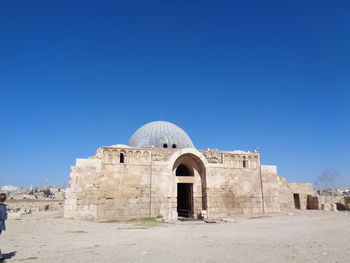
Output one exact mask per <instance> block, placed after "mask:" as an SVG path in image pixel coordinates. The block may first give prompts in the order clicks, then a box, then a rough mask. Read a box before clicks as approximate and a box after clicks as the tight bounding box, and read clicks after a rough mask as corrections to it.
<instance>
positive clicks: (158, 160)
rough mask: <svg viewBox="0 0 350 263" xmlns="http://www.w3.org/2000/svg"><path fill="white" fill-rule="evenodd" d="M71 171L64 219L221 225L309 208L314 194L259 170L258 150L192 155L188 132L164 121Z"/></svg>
mask: <svg viewBox="0 0 350 263" xmlns="http://www.w3.org/2000/svg"><path fill="white" fill-rule="evenodd" d="M71 170H72V172H71V174H70V187H69V188H68V189H67V191H66V200H65V217H66V218H80V219H90V220H106V219H127V218H141V217H155V216H158V215H161V216H163V217H164V218H165V219H167V220H176V219H177V218H178V217H194V218H209V219H214V220H218V219H223V218H228V217H231V216H234V215H242V214H262V213H269V212H275V211H280V210H281V209H291V208H299V209H306V208H307V205H308V204H307V200H308V198H310V197H311V196H312V195H314V190H313V187H312V184H309V183H305V184H303V183H301V184H296V183H288V182H287V181H286V180H285V179H284V178H283V177H280V176H278V175H277V168H276V166H273V165H262V164H261V163H260V154H259V153H258V152H257V151H255V152H249V151H220V150H211V149H207V150H197V149H196V148H195V147H194V145H193V143H192V141H191V139H190V137H189V136H188V135H187V134H186V132H184V131H183V130H182V129H181V128H179V127H178V126H176V125H174V124H172V123H169V122H165V121H156V122H151V123H148V124H146V125H144V126H142V127H141V128H140V129H138V130H137V131H136V132H135V133H134V134H133V136H132V137H131V138H130V140H129V142H128V145H113V146H103V147H101V148H99V149H98V150H97V152H96V153H95V155H93V156H92V157H90V158H88V159H77V160H76V165H75V166H72V167H71ZM308 196H309V197H308ZM310 200H311V199H310Z"/></svg>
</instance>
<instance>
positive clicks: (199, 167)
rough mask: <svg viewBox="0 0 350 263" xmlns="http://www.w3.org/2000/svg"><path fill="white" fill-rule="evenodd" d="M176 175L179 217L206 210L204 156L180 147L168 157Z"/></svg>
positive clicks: (199, 213)
mask: <svg viewBox="0 0 350 263" xmlns="http://www.w3.org/2000/svg"><path fill="white" fill-rule="evenodd" d="M170 164H172V172H173V176H174V177H176V184H177V187H176V189H177V191H176V199H177V209H176V211H177V213H178V216H179V217H195V218H198V217H199V216H200V215H201V212H202V210H207V194H206V190H207V180H206V170H207V169H206V166H207V164H208V163H207V161H206V159H205V157H204V156H203V155H202V154H201V153H200V152H198V151H196V150H194V149H182V150H180V151H179V152H177V153H175V154H174V155H173V156H172V157H171V158H170Z"/></svg>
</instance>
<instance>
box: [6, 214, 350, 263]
mask: <svg viewBox="0 0 350 263" xmlns="http://www.w3.org/2000/svg"><path fill="white" fill-rule="evenodd" d="M0 247H1V249H2V251H3V253H4V254H5V257H6V258H7V260H6V262H30V263H31V262H33V263H35V262H45V263H47V262H191V263H193V262H349V259H350V212H325V211H318V210H314V211H311V210H309V211H300V210H298V211H292V212H281V213H278V214H273V215H264V216H250V217H237V218H236V219H235V220H234V222H230V223H224V222H219V223H213V224H207V223H204V222H176V223H171V224H170V223H155V222H137V221H132V222H128V223H120V222H110V223H97V222H86V221H79V220H67V219H64V218H63V212H62V211H46V212H37V213H34V214H29V215H24V216H22V217H21V219H19V220H18V219H17V220H15V219H12V220H8V222H7V231H6V232H3V233H2V235H1V237H0Z"/></svg>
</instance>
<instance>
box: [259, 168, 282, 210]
mask: <svg viewBox="0 0 350 263" xmlns="http://www.w3.org/2000/svg"><path fill="white" fill-rule="evenodd" d="M261 181H262V189H263V200H264V212H265V213H272V212H277V211H280V205H279V187H278V177H277V167H276V166H274V165H261Z"/></svg>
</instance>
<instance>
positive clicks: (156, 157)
mask: <svg viewBox="0 0 350 263" xmlns="http://www.w3.org/2000/svg"><path fill="white" fill-rule="evenodd" d="M161 160H163V154H161V153H153V154H152V161H161Z"/></svg>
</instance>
